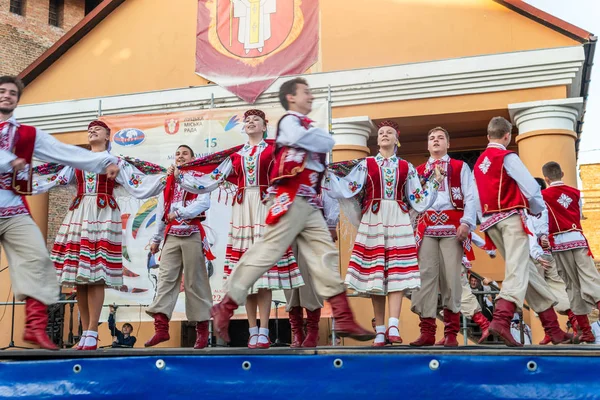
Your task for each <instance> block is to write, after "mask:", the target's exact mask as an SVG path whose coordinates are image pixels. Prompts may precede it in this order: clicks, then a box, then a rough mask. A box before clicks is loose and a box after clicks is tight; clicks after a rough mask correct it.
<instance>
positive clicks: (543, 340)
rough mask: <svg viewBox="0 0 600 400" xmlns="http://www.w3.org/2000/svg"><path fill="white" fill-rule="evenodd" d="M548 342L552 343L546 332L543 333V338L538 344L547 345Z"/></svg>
mask: <svg viewBox="0 0 600 400" xmlns="http://www.w3.org/2000/svg"><path fill="white" fill-rule="evenodd" d="M550 343H552V339H550V336H548V334H547V333H546V334H545V335H544V338H543V339H542V340H541V341H540V343H539V344H541V345H542V346H543V345H547V344H550Z"/></svg>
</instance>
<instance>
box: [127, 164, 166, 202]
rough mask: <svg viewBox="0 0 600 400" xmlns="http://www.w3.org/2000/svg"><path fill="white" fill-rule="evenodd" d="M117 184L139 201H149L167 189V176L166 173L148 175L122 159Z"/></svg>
mask: <svg viewBox="0 0 600 400" xmlns="http://www.w3.org/2000/svg"><path fill="white" fill-rule="evenodd" d="M119 167H120V169H119V174H118V175H117V179H116V181H117V183H118V184H120V185H121V186H122V187H123V189H125V191H127V193H129V194H130V195H131V196H133V197H135V198H138V199H147V198H149V197H152V196H156V195H157V194H159V193H161V192H162V190H163V189H164V188H165V184H166V182H167V176H166V174H165V173H162V172H161V173H157V174H155V175H146V174H144V173H143V172H142V171H140V170H139V169H138V168H137V167H135V166H133V165H132V164H131V163H129V162H127V161H125V160H123V159H120V160H119Z"/></svg>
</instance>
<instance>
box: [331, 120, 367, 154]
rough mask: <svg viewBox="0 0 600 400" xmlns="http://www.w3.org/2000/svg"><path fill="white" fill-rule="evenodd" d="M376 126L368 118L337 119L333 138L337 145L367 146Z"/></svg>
mask: <svg viewBox="0 0 600 400" xmlns="http://www.w3.org/2000/svg"><path fill="white" fill-rule="evenodd" d="M374 128H375V125H373V122H372V121H371V118H369V117H367V116H360V117H347V118H336V119H334V120H333V126H332V129H333V138H334V140H335V144H336V145H354V146H365V147H366V146H367V141H368V140H369V136H371V133H372V132H373V129H374Z"/></svg>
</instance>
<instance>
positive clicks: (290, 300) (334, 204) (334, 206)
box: [284, 190, 340, 347]
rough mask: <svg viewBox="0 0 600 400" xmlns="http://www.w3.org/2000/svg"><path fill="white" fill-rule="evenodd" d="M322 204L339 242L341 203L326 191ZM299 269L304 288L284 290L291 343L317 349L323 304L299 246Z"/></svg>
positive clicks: (330, 227)
mask: <svg viewBox="0 0 600 400" xmlns="http://www.w3.org/2000/svg"><path fill="white" fill-rule="evenodd" d="M321 199H322V200H323V216H324V217H325V221H326V222H327V227H328V228H329V233H330V234H331V239H332V240H333V241H334V242H336V241H337V224H338V222H339V216H340V209H339V204H338V201H337V200H335V199H332V198H331V197H329V195H327V191H323V190H322V191H321ZM292 247H293V249H294V254H295V256H296V261H297V262H298V268H299V269H300V272H301V273H302V276H303V277H304V286H301V287H300V288H297V289H291V290H284V294H285V299H286V307H285V310H286V311H287V312H288V314H289V318H290V328H291V331H292V343H291V344H290V347H317V344H318V343H319V321H320V320H321V309H322V308H323V300H322V299H321V298H320V297H319V295H318V294H317V292H316V291H315V287H314V285H313V283H312V280H311V279H310V278H307V277H310V271H309V269H308V263H309V262H310V260H307V259H306V258H305V257H302V256H301V255H300V254H298V246H297V245H296V244H295V243H294V245H293V246H292ZM304 310H306V336H305V334H304Z"/></svg>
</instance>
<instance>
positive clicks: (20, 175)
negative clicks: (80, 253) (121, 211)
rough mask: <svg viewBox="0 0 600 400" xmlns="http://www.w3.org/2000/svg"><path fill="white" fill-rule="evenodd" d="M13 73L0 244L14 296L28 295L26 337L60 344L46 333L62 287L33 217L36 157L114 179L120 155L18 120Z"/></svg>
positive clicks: (0, 185) (5, 105)
mask: <svg viewBox="0 0 600 400" xmlns="http://www.w3.org/2000/svg"><path fill="white" fill-rule="evenodd" d="M23 87H24V86H23V83H22V82H21V81H20V80H19V79H18V78H16V77H13V76H2V77H0V244H2V247H3V248H4V251H5V252H6V257H7V259H8V264H9V266H10V268H9V272H10V280H11V283H12V290H13V292H14V294H15V298H16V299H17V300H18V301H25V332H24V333H23V340H24V341H26V342H29V343H34V344H37V345H39V346H40V347H41V348H43V349H48V350H57V349H58V348H57V347H56V346H55V345H54V343H52V342H51V341H50V339H49V338H48V336H47V335H46V325H47V324H48V313H47V309H48V307H47V306H48V305H50V304H54V303H56V302H57V301H58V295H59V292H60V287H59V285H58V281H57V279H56V273H55V271H54V265H53V263H52V261H51V260H50V257H49V255H48V251H47V250H46V239H45V238H44V237H43V236H42V234H41V232H40V230H39V228H38V227H37V226H36V224H35V222H34V221H33V219H32V218H31V215H30V212H29V207H28V206H27V201H26V200H25V195H29V194H31V189H32V183H31V170H32V165H31V162H32V158H33V156H34V155H35V157H36V158H39V159H42V160H44V161H49V162H56V163H60V164H64V165H68V166H71V167H73V168H78V169H82V170H86V171H91V172H96V173H99V174H101V173H106V174H107V175H108V177H109V178H111V179H114V178H115V177H116V176H117V173H118V172H119V167H118V166H117V158H116V157H113V156H111V155H110V154H108V153H106V152H103V153H92V152H91V151H87V150H84V149H82V148H80V147H76V146H69V145H66V144H63V143H61V142H59V141H58V140H56V139H54V138H53V137H52V136H50V135H48V134H47V133H45V132H43V131H41V130H39V129H36V128H34V127H32V126H27V125H22V124H19V123H18V122H17V120H16V119H15V118H14V116H13V112H14V110H15V108H17V105H18V103H19V100H20V98H21V94H22V93H23Z"/></svg>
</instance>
